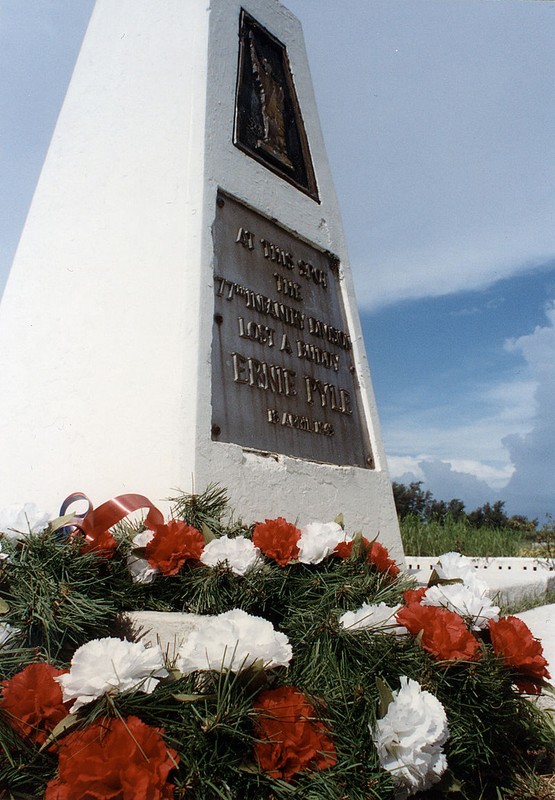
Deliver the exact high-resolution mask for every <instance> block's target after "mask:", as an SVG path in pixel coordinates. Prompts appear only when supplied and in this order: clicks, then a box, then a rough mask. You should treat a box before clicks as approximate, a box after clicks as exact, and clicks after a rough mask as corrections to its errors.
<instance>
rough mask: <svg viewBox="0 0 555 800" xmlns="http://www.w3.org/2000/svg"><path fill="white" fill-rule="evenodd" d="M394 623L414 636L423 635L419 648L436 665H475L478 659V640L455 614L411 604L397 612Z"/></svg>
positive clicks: (444, 609)
mask: <svg viewBox="0 0 555 800" xmlns="http://www.w3.org/2000/svg"><path fill="white" fill-rule="evenodd" d="M396 619H397V622H398V623H399V625H404V626H405V628H407V630H408V631H409V633H412V635H413V636H418V635H419V634H420V633H421V632H422V639H421V643H422V647H423V648H424V650H427V651H428V653H430V654H431V655H432V656H433V657H434V658H436V659H437V660H438V661H459V660H465V661H475V660H476V659H477V658H479V657H480V646H479V644H478V642H477V640H476V639H475V638H474V636H473V635H472V634H471V633H470V631H469V630H468V628H467V627H466V625H465V624H464V622H463V621H462V619H461V618H460V617H459V615H458V614H455V612H454V611H448V610H447V609H446V608H438V607H437V606H423V605H420V603H411V604H410V605H409V606H402V607H401V608H400V609H399V611H398V612H397V614H396Z"/></svg>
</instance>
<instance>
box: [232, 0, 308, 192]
mask: <svg viewBox="0 0 555 800" xmlns="http://www.w3.org/2000/svg"><path fill="white" fill-rule="evenodd" d="M234 141H235V144H236V145H237V147H239V148H241V150H243V151H244V152H246V153H248V155H250V156H252V157H253V158H255V159H256V160H257V161H260V162H261V163H262V164H264V165H265V166H266V167H268V168H269V169H271V170H272V171H273V172H276V173H277V174H278V175H280V176H281V177H282V178H285V180H287V181H289V182H290V183H292V184H293V185H294V186H296V187H297V188H298V189H301V190H302V191H303V192H305V193H306V194H308V195H310V196H311V197H312V198H313V199H314V200H318V190H317V188H316V178H315V177H314V169H313V167H312V159H311V157H310V151H309V148H308V140H307V137H306V133H305V129H304V123H303V118H302V115H301V110H300V108H299V101H298V100H297V93H296V92H295V85H294V83H293V76H292V75H291V68H290V66H289V60H288V58H287V51H286V49H285V45H283V44H282V43H281V42H280V41H279V40H278V39H276V38H275V36H272V34H271V33H270V32H269V31H267V30H266V28H263V27H262V25H260V24H259V23H258V22H257V21H256V20H255V19H253V17H251V16H250V15H249V14H247V13H246V12H245V11H242V12H241V21H240V31H239V67H238V73H237V95H236V102H235V138H234Z"/></svg>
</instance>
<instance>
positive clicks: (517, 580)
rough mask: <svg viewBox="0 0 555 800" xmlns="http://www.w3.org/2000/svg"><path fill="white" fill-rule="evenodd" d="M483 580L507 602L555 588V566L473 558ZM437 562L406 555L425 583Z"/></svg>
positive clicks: (521, 560)
mask: <svg viewBox="0 0 555 800" xmlns="http://www.w3.org/2000/svg"><path fill="white" fill-rule="evenodd" d="M471 560H472V562H473V563H474V565H475V567H476V571H477V573H478V575H479V577H480V579H481V580H483V581H484V582H485V583H486V584H487V585H488V587H489V589H490V591H491V594H492V596H496V597H499V599H500V601H501V602H502V603H504V604H505V605H506V604H508V603H513V602H516V601H519V600H522V599H523V598H525V597H528V596H529V597H537V596H538V595H542V594H545V592H547V591H555V567H554V565H553V564H552V563H550V562H549V561H547V560H546V559H534V558H472V559H471ZM436 563H437V557H436V556H433V557H429V556H405V565H406V568H407V570H409V572H410V573H411V574H412V575H413V576H414V577H415V578H416V580H417V581H418V583H419V584H420V585H422V586H425V585H426V584H427V583H428V580H429V578H430V575H431V574H432V571H433V569H434V566H435V565H436Z"/></svg>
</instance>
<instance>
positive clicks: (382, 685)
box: [376, 678, 393, 719]
mask: <svg viewBox="0 0 555 800" xmlns="http://www.w3.org/2000/svg"><path fill="white" fill-rule="evenodd" d="M376 686H377V689H378V694H379V696H380V719H381V718H382V717H385V715H386V714H387V709H388V708H389V704H390V703H392V702H393V692H392V691H391V689H390V688H389V686H388V685H387V683H386V682H385V681H384V680H382V678H376Z"/></svg>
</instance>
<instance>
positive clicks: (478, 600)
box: [422, 583, 500, 631]
mask: <svg viewBox="0 0 555 800" xmlns="http://www.w3.org/2000/svg"><path fill="white" fill-rule="evenodd" d="M422 605H423V606H441V607H443V608H447V609H448V610H449V611H454V612H455V614H459V615H460V616H461V617H464V619H465V620H466V621H467V622H468V623H469V624H470V626H471V628H472V630H475V631H478V630H481V629H482V628H487V626H488V622H489V620H490V619H492V620H494V621H497V620H498V619H499V610H500V609H499V607H498V606H494V605H493V600H492V599H491V597H488V596H487V595H485V594H476V593H475V592H473V591H472V589H470V588H469V587H468V586H465V585H464V584H462V583H448V584H444V585H438V586H431V587H430V588H429V589H427V590H426V594H425V595H424V597H423V598H422Z"/></svg>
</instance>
